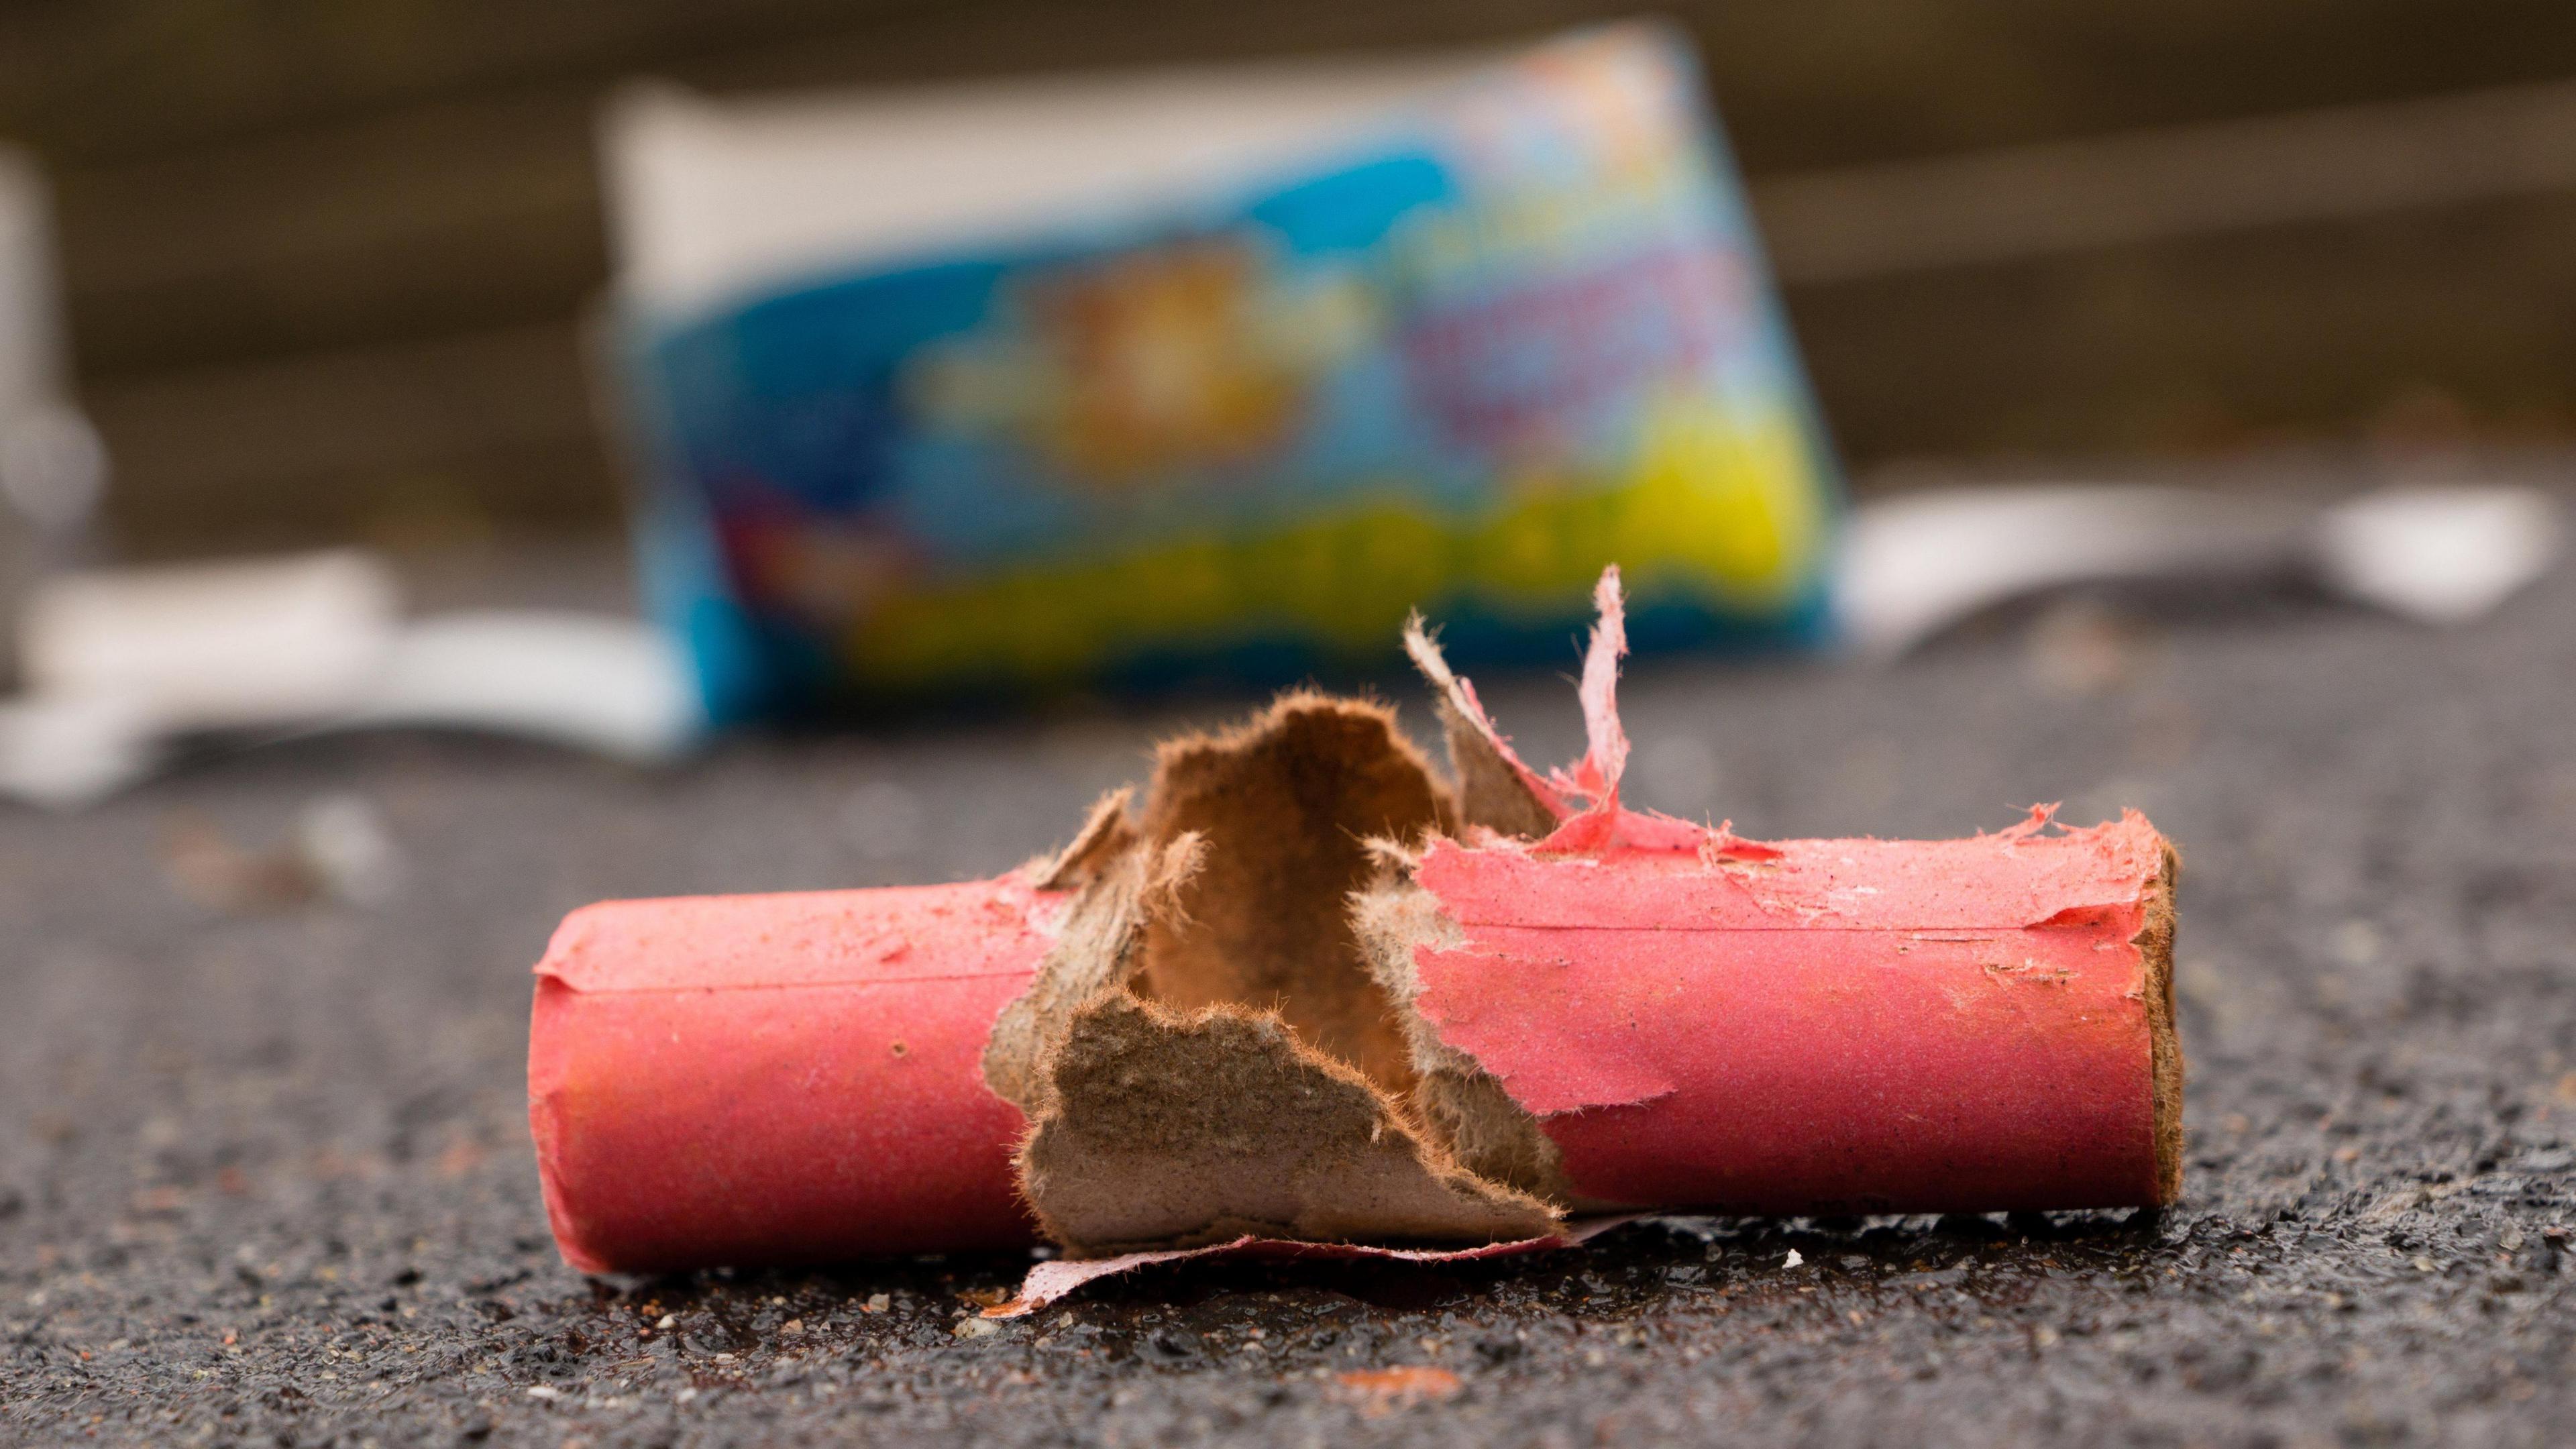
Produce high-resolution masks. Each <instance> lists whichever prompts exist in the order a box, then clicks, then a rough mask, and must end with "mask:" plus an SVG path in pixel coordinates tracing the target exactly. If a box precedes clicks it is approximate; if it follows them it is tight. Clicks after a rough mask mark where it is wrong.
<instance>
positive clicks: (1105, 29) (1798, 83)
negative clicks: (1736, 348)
mask: <svg viewBox="0 0 2576 1449" xmlns="http://www.w3.org/2000/svg"><path fill="white" fill-rule="evenodd" d="M1623 13H1626V12H1625V10H1624V7H1616V6H1596V5H1590V4H1584V3H1579V0H1477V3H1459V0H1397V3H1368V4H1357V3H1349V0H1321V3H1307V4H1280V5H1210V4H1204V3H1170V0H1110V3H1090V4H1065V3H1058V4H1037V3H1030V0H839V3H831V4H824V3H815V0H745V3H737V4H732V5H724V6H710V5H705V4H696V3H682V0H629V3H624V4H617V5H600V4H594V3H588V0H449V3H428V0H270V3H264V4H230V5H212V4H204V3H191V0H116V3H71V0H56V3H19V4H15V5H12V6H10V7H8V8H7V9H6V10H5V11H0V135H6V136H10V137H13V138H15V139H17V140H20V141H22V142H24V143H26V144H29V145H31V146H32V147H34V148H35V149H36V150H37V151H38V152H39V153H40V154H41V155H42V156H43V157H44V158H45V160H46V162H47V163H48V165H49V167H50V168H51V170H52V173H53V175H54V177H55V180H56V182H57V185H58V188H59V204H60V223H61V233H62V244H63V249H64V254H65V267H66V271H67V273H68V285H69V289H70V312H71V320H72V331H73V335H74V342H75V346H76V349H77V353H78V363H79V370H80V375H81V379H82V383H83V386H84V389H85V394H86V401H87V402H88V404H89V405H90V407H91V408H92V410H93V411H94V413H95V416H96V418H97V420H98V421H99V423H100V425H101V427H102V428H103V429H104V431H105V433H106V435H107V438H108V441H109V443H110V446H111V448H112V450H113V453H114V456H115V462H116V466H117V470H118V471H117V479H116V484H115V489H114V494H113V499H112V504H111V509H112V514H113V521H114V523H115V524H116V525H117V528H118V531H119V534H120V536H121V539H122V541H123V543H124V544H125V546H126V547H127V548H128V549H130V550H134V551H139V552H142V553H145V554H169V553H177V552H200V551H209V550H214V549H229V548H238V547H246V546H258V545H275V544H285V543H304V542H315V541H322V540H328V539H343V538H357V539H362V540H366V541H372V542H377V543H386V544H396V545H400V544H418V543H452V542H470V541H474V540H477V539H480V538H485V537H489V536H493V535H496V534H523V533H530V532H542V531H557V532H559V531H568V530H569V531H589V530H596V529H599V528H601V527H603V526H605V525H607V524H608V523H609V522H610V521H611V520H612V519H613V518H614V516H615V510H616V500H617V493H616V485H615V483H614V482H613V479H612V473H611V467H610V463H609V460H608V455H607V452H606V450H605V449H604V448H603V446H602V443H601V440H600V438H599V436H598V432H597V429H596V427H595V425H594V421H593V417H592V412H591V408H590V405H589V398H588V389H587V385H586V383H585V381H584V376H583V371H582V367H581V359H580V353H579V348H578V344H577V335H578V334H577V324H578V319H579V317H580V316H581V314H582V312H583V309H584V308H585V307H586V306H588V305H590V304H591V303H592V302H593V301H594V300H595V299H596V298H597V296H598V294H599V290H600V287H601V285H602V283H603V280H604V278H605V275H606V268H607V259H606V255H605V250H604V246H603V239H602V226H601V206H600V197H599V194H598V182H597V176H596V167H595V162H594V149H593V143H592V130H591V127H592V121H593V116H594V113H595V108H596V106H597V104H598V102H599V100H600V99H601V97H602V96H603V95H604V94H605V93H607V92H608V91H609V90H610V89H612V88H613V87H614V86H615V85H617V84H618V83H619V82H621V81H622V80H624V79H627V78H630V77H633V76H637V75H655V76H664V77H669V78H673V79H677V80H680V81H683V82H686V83H690V84H693V85H698V86H702V87H705V88H708V89H710V90H712V91H715V92H718V93H727V92H743V91H756V90H761V89H768V88H776V87H806V86H829V85H841V84H848V83H861V82H869V83H882V82H911V81H927V80H936V79H943V78H954V77H965V76H983V75H997V74H1031V73H1037V72H1040V71H1053V70H1067V69H1083V68H1091V67H1100V66H1115V65H1127V64H1141V63H1158V62H1186V61H1202V60H1225V59H1238V58H1253V57H1263V56H1277V55H1290V54H1295V55H1308V54H1319V53H1329V52H1333V51H1340V50H1352V49H1370V48H1388V47H1408V46H1454V45H1461V44H1473V43H1482V42H1489V41H1493V40H1498V39H1512V38H1520V37H1527V36H1534V35H1537V34H1540V33H1543V32H1545V31H1547V30H1550V29H1553V28H1557V27H1561V26H1565V25H1569V24H1575V23H1580V22H1583V21H1586V20H1594V19H1602V18H1609V17H1613V16H1617V15H1620V14H1623ZM1673 13H1674V14H1675V16H1676V17H1677V18H1678V19H1680V20H1681V21H1683V22H1684V23H1685V24H1686V25H1687V26H1688V27H1689V28H1690V29H1691V30H1692V31H1693V32H1695V33H1696V35H1697V36H1698V37H1699V39H1700V41H1701V43H1702V46H1703V49H1704V52H1705V55H1706V59H1707V64H1708V67H1709V71H1710V73H1711V76H1712V79H1713V82H1714V86H1715V89H1716V92H1717V94H1718V96H1719V98H1720V102H1721V105H1722V108H1723V110H1724V113H1725V119H1726V122H1727V124H1728V126H1729V128H1730V130H1731V131H1732V133H1733V136H1734V139H1735V142H1736V144H1737V147H1738V149H1739V150H1740V152H1741V155H1742V160H1743V163H1744V166H1745V168H1746V170H1747V172H1748V173H1749V175H1750V176H1751V178H1752V179H1753V181H1754V184H1755V191H1756V200H1757V206H1758V208H1759V209H1760V211H1761V213H1762V215H1763V219H1764V221H1765V225H1766V228H1767V229H1768V230H1770V231H1771V233H1772V235H1773V241H1774V249H1775V252H1776V253H1777V259H1778V262H1779V264H1780V267H1781V270H1782V271H1783V273H1784V274H1785V276H1786V277H1787V279H1788V282H1789V286H1788V300H1789V306H1790V309H1791V311H1792V313H1793V314H1794V317H1795V321H1796V323H1797V327H1798V330H1799V333H1800V336H1801V338H1802V341H1803V343H1804V345H1805V347H1806V349H1807V351H1808V355H1809V358H1810V361H1811V364H1812V367H1813V369H1814V372H1815V375H1816V379H1817V382H1818V384H1819V386H1820V388H1821V390H1822V392H1823V395H1824V400H1825V405H1826V410H1827V413H1828V415H1829V418H1830V420H1831V421H1832V423H1833V425H1834V428H1835V431H1836V434H1837V437H1838V440H1839V442H1840V444H1841V446H1842V447H1843V449H1844V450H1845V453H1846V456H1847V458H1848V459H1849V460H1850V462H1851V463H1852V464H1853V465H1854V468H1855V471H1856V472H1857V473H1859V474H1860V475H1861V476H1862V477H1863V479H1864V480H1865V481H1866V480H1869V479H1871V478H1874V477H1876V476H1878V475H1879V473H1880V470H1881V469H1882V467H1883V465H1887V464H1890V463H1892V462H1900V461H1905V460H1916V459H1927V458H1928V459H1936V460H1967V461H1971V462H1981V461H1986V460H1993V459H1998V458H2008V459H2024V460H2028V459H2046V460H2056V459H2067V458H2094V457H2105V456H2115V457H2125V456H2134V455H2138V454H2160V455H2186V456H2206V455H2210V454H2234V453H2242V452H2246V451H2248V450H2254V451H2262V450H2276V449H2280V448H2284V447H2290V448H2314V447H2325V448H2336V447H2344V446H2349V445H2354V444H2361V445H2366V446H2382V445H2385V444H2387V443H2388V442H2389V441H2391V440H2395V441H2397V442H2400V443H2406V444H2412V443H2415V442H2420V441H2424V440H2431V441H2436V442H2447V441H2454V440H2460V439H2468V440H2474V441H2477V442H2480V443H2484V444H2494V445H2503V446H2516V445H2522V444H2528V443H2533V442H2546V441H2551V440H2557V439H2562V438H2564V437H2565V436H2566V435H2568V434H2569V433H2570V432H2571V431H2576V266H2571V265H2569V263H2568V258H2569V257H2571V256H2576V161H2571V160H2570V159H2568V154H2567V153H2568V151H2569V146H2568V144H2567V143H2566V142H2565V141H2564V140H2563V139H2561V138H2564V137H2566V136H2569V135H2576V99H2571V97H2576V91H2571V90H2569V89H2566V88H2565V86H2564V85H2560V86H2553V84H2552V83H2566V84H2567V85H2576V7H2570V6H2568V5H2566V4H2564V3H2562V0H2093V3H2086V4H2080V5H2078V4H2066V3H2063V0H1799V3H1786V0H1744V3H1732V4H1728V3H1705V0H1703V3H1695V4H1688V5H1683V6H1678V7H1674V8H1673ZM2515 87H2518V88H2520V89H2518V90H2508V91H2499V89H2498V88H2515ZM2482 95H2483V98H2481V97H2482ZM2462 98H2466V100H2465V101H2464V100H2463V99H2462ZM2419 102H2420V103H2427V104H2410V103H2419ZM2462 104H2466V105H2467V106H2468V107H2469V112H2468V113H2467V114H2466V119H2465V121H2463V120H2462V118H2461V113H2459V112H2458V109H2457V108H2458V107H2459V106H2460V105H2462ZM2481 107H2483V109H2481ZM2350 108H2360V109H2358V110H2355V109H2350ZM2320 111H2323V112H2326V114H2324V115H2323V116H2322V117H2317V116H2312V115H2310V114H2309V113H2314V112H2320ZM2280 117H2300V118H2304V119H2302V120H2301V122H2300V125H2299V127H2296V128H2294V132H2295V134H2291V135H2290V136H2289V142H2290V144H2289V149H2288V151H2287V152H2286V153H2280V152H2277V151H2275V150H2267V149H2266V147H2267V146H2270V145H2271V144H2272V143H2273V141H2276V140H2278V139H2279V138H2280V136H2281V135H2282V134H2284V133H2281V132H2279V131H2278V129H2277V128H2276V127H2271V126H2267V125H2264V124H2254V125H2252V127H2251V129H2248V128H2247V127H2246V126H2244V125H2235V124H2216V125H2214V126H2213V123H2239V122H2255V123H2261V122H2266V121H2269V120H2271V119H2272V118H2280ZM2135 132H2145V133H2148V134H2147V135H2146V138H2145V139H2146V141H2147V142H2148V143H2149V144H2150V150H2151V152H2152V153H2153V155H2154V156H2155V157H2158V158H2161V159H2162V162H2163V164H2164V165H2165V166H2166V167H2167V168H2168V169H2169V170H2174V171H2176V172H2177V173H2178V175H2179V176H2180V180H2179V181H2178V182H2176V183H2175V184H2173V185H2170V186H2166V187H2163V188H2161V189H2159V188H2157V187H2154V186H2141V185H2140V184H2138V183H2139V181H2140V178H2141V177H2142V176H2143V175H2144V169H2142V167H2141V166H2140V165H2139V163H2138V156H2137V155H2136V154H2135V153H2134V152H2133V151H2129V150H2123V149H2121V146H2120V145H2119V144H2116V143H2115V144H2111V145H2109V146H2108V148H2107V149H2106V148H2105V145H2104V144H2103V143H2102V141H2101V140H2100V138H2105V137H2116V136H2122V135H2126V134H2128V133H2135ZM2059 142H2064V143H2069V144H2067V145H2066V146H2063V147H2061V148H2059V149H2057V150H2054V151H2047V152H2042V153H2038V154H2035V155H2034V154H2029V153H2016V155H2017V160H2016V159H2015V157H2014V156H2008V157H2007V158H2006V159H2007V160H2008V161H2015V164H2012V165H2007V166H2006V167H2005V169H2004V171H2003V172H2002V173H2001V174H1999V175H1993V176H1986V177H1984V179H1983V181H1982V182H1978V183H1977V184H1969V183H1970V181H1974V180H1975V178H1969V179H1968V180H1962V179H1961V178H1960V177H1959V176H1958V175H1956V174H1955V173H1953V172H1950V171H1944V170H1942V169H1940V168H1941V166H1942V165H1943V164H1944V162H1943V158H1950V157H1956V156H1963V155H1970V156H1973V155H1978V154H1981V153H1986V152H1990V151H1993V150H1995V149H1996V148H2021V147H2028V146H2031V145H2034V144H2038V143H2059ZM2418 153H2420V154H2418ZM2393 156H2394V157H2401V158H2402V157H2404V156H2413V157H2414V158H2415V165H2414V169H2413V171H2412V172H2411V173H2409V175H2404V176H2399V177H2397V178H2396V179H2395V180H2394V181H2393V182H2391V183H2390V184H2386V185H2381V184H2377V183H2376V182H2374V181H2373V178H2374V177H2377V176H2379V174H2380V172H2381V171H2383V170H2384V169H2385V167H2386V165H2387V164H2388V163H2389V161H2390V158H2391V157H2393ZM1926 167H1930V168H1931V169H1928V170H1927V169H1925V168H1926ZM2267 168H2268V169H2267ZM2400 169H2401V170H2403V169H2404V168H2402V167H2401V168H2400ZM2409 176H2411V178H2412V179H2411V180H2410V179H2409ZM2249 178H2250V179H2249ZM2381 179H2382V180H2385V179H2386V178H2381ZM2311 183H2314V184H2318V185H2322V186H2323V187H2324V188H2325V190H2326V191H2327V192H2329V193H2333V196H2332V197H2330V198H2329V200H2328V201H2327V202H2326V203H2324V204H2322V205H2316V206H2309V207H2307V208H2305V211H2304V213H2302V209H2301V208H2300V207H2298V206H2295V205H2293V206H2290V207H2288V208H2287V212H2288V213H2290V214H2286V215H2272V216H2269V217H2266V216H2262V215H2250V214H2247V211H2246V208H2245V207H2244V206H2243V205H2238V206H2236V207H2235V208H2234V209H2233V210H2232V211H2231V210H2230V208H2229V207H2228V206H2226V205H2220V206H2219V207H2218V212H2217V214H2215V215H2213V214H2210V213H2209V209H2208V207H2207V206H2206V205H2204V204H2203V203H2205V202H2206V201H2207V200H2208V197H2209V196H2210V195H2211V194H2219V195H2221V197H2222V200H2223V198H2224V194H2225V193H2228V191H2229V189H2230V188H2231V187H2233V188H2234V189H2235V191H2236V192H2238V193H2249V194H2250V195H2251V196H2252V197H2253V199H2254V205H2253V207H2252V211H2253V212H2254V213H2261V212H2263V211H2264V210H2265V205H2264V199H2265V198H2266V197H2270V196H2279V195H2289V194H2292V193H2295V192H2297V191H2298V189H2299V188H2300V187H2301V186H2302V185H2305V184H2311ZM2346 183H2351V184H2346ZM2356 188H2357V189H2356ZM2335 198H2340V199H2335ZM2242 199H2243V196H2242V195H2240V201H2241V200H2242ZM2106 207H2107V211H2108V212H2109V213H2111V214H2110V215H2108V217H2107V220H2106V219H2105V216H2104V215H2103V213H2105V210H2106ZM2276 210H2277V209H2276ZM2088 217H2090V218H2091V220H2092V222H2099V223H2101V224H2100V225H2094V224H2091V223H2090V222H2088V221H2087V218H2088ZM2070 221H2071V222H2072V223H2073V225H2074V234H2073V235H2072V237H2071V238H2070V236H2069V234H2068V232H2067V226H2068V224H2069V223H2070ZM1961 226H1965V228H1966V229H1967V231H1968V232H1969V233H1971V234H1972V235H1973V236H1974V238H1975V239H1976V241H1975V245H1973V246H1971V247H1969V248H1968V249H1967V251H1966V252H1965V253H1961V252H1959V251H1958V250H1957V249H1956V248H1947V249H1945V248H1943V247H1940V246H1934V247H1932V248H1931V253H1930V254H1927V253H1926V252H1925V248H1924V246H1923V244H1922V239H1923V238H1925V237H1932V238H1935V239H1936V240H1937V238H1938V237H1940V236H1941V235H1944V234H1947V233H1949V232H1953V231H1956V230H1958V229H1959V228H1960V227H1961Z"/></svg>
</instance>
